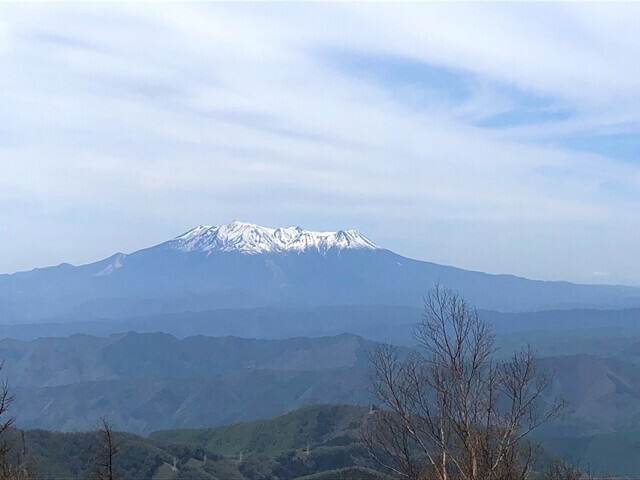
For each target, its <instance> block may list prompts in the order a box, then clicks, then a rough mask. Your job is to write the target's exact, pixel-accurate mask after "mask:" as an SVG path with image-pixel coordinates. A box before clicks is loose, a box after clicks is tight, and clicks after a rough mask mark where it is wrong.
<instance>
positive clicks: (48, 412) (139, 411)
mask: <svg viewBox="0 0 640 480" xmlns="http://www.w3.org/2000/svg"><path fill="white" fill-rule="evenodd" d="M569 339H572V340H571V341H570V340H569ZM565 341H566V342H567V345H571V343H573V344H575V343H578V344H579V343H580V342H581V338H580V337H578V336H576V335H573V336H572V337H567V339H565ZM610 341H611V342H612V344H611V348H610V353H611V352H614V351H616V352H617V353H615V354H608V355H607V356H606V357H598V356H595V355H592V354H585V353H579V354H575V355H564V356H547V357H542V358H541V359H540V362H539V365H540V368H541V369H543V370H544V371H546V372H547V373H549V374H554V375H555V378H554V381H553V384H552V387H551V388H550V389H549V391H548V392H546V398H549V399H552V398H555V397H562V398H565V399H566V400H567V401H568V402H569V403H568V407H567V409H566V411H565V412H564V414H563V416H562V417H561V418H559V419H557V421H555V422H553V423H552V424H550V425H547V426H545V427H544V429H543V430H541V434H544V435H552V436H566V437H571V436H577V435H586V434H596V433H611V432H615V431H622V430H629V429H633V426H634V425H636V424H637V422H638V421H640V402H638V399H639V398H640V370H639V369H638V365H639V364H640V333H636V334H635V337H634V338H633V339H631V340H630V341H629V343H627V344H624V345H622V344H621V343H620V342H619V340H618V339H615V338H612V339H610ZM375 345H376V343H375V342H371V341H369V340H365V339H363V338H362V337H358V336H355V335H351V334H343V335H338V336H332V337H320V338H292V339H288V340H257V339H242V338H237V337H218V338H214V337H205V336H195V337H188V338H185V339H182V340H180V339H177V338H175V337H173V336H171V335H168V334H164V333H153V334H139V333H127V334H119V335H112V336H109V337H92V336H87V335H73V336H71V337H66V338H41V339H38V340H33V341H29V342H24V341H18V340H9V339H5V340H2V341H0V358H3V359H4V361H5V365H4V369H3V372H2V373H3V375H6V376H7V377H8V378H9V379H10V382H11V387H12V390H13V391H14V393H15V396H16V401H15V404H14V407H13V409H12V413H13V414H14V415H15V416H16V418H17V421H18V425H19V426H21V427H26V428H47V429H54V430H67V431H74V430H85V429H90V428H92V427H93V426H94V425H95V424H96V421H97V420H98V419H99V418H100V417H101V416H106V417H108V418H109V419H110V420H111V421H113V422H114V423H115V424H116V425H117V426H118V428H120V429H123V430H127V431H131V432H140V433H146V432H150V431H153V430H157V429H162V428H177V427H189V428H194V427H204V426H214V425H221V424H226V423H230V422H235V421H240V420H252V419H259V418H267V417H271V416H274V415H278V414H281V413H284V412H286V411H288V410H290V409H292V408H297V407H300V406H303V405H310V404H315V403H351V404H361V405H362V404H364V405H368V404H370V403H371V402H373V401H374V399H373V398H372V397H371V394H370V384H369V372H370V370H369V359H368V358H369V357H368V355H369V353H370V352H371V351H372V350H373V349H374V347H375ZM409 351H410V350H409V349H408V348H401V350H400V352H401V354H403V355H404V354H407V353H409ZM509 351H512V350H511V349H509ZM564 351H565V352H568V351H569V348H564Z"/></svg>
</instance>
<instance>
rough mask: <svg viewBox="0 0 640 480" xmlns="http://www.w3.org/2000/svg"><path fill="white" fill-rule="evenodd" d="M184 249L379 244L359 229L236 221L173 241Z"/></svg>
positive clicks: (201, 227)
mask: <svg viewBox="0 0 640 480" xmlns="http://www.w3.org/2000/svg"><path fill="white" fill-rule="evenodd" d="M169 246H170V247H171V248H175V249H177V250H180V251H183V252H204V253H212V252H217V251H218V252H242V253H246V254H250V255H256V254H260V253H284V252H298V253H302V252H308V251H317V252H319V253H322V254H325V253H326V252H328V251H330V250H338V251H341V250H362V249H366V250H375V249H378V248H380V247H378V246H377V245H376V244H375V243H373V242H372V241H371V240H369V239H368V238H367V237H365V236H364V235H362V234H361V233H359V232H357V231H356V230H340V231H338V232H312V231H309V230H303V229H302V228H300V227H293V226H292V227H280V228H268V227H262V226H260V225H256V224H253V223H245V222H238V221H234V222H231V223H229V224H227V225H221V226H206V225H199V226H197V227H196V228H194V229H192V230H189V231H188V232H186V233H184V234H182V235H180V236H179V237H176V238H175V239H173V240H171V241H170V242H169Z"/></svg>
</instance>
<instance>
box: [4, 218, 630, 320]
mask: <svg viewBox="0 0 640 480" xmlns="http://www.w3.org/2000/svg"><path fill="white" fill-rule="evenodd" d="M435 282H440V283H443V284H445V285H447V286H449V287H451V288H454V289H456V290H458V291H460V292H461V293H462V294H463V295H464V296H465V297H466V299H467V300H468V301H469V302H470V303H472V304H474V305H476V306H477V307H479V308H486V309H495V310H501V311H522V310H542V309H548V308H573V307H577V306H580V307H604V308H611V307H635V306H640V289H638V288H632V287H621V286H608V285H576V284H572V283H568V282H541V281H535V280H528V279H525V278H519V277H515V276H511V275H488V274H486V273H481V272H472V271H467V270H462V269H460V268H455V267H450V266H446V265H438V264H435V263H430V262H425V261H420V260H412V259H410V258H406V257H403V256H401V255H398V254H396V253H394V252H392V251H390V250H387V249H385V248H381V247H378V246H377V245H376V244H375V243H373V242H372V241H371V240H369V239H368V238H367V237H365V236H364V235H362V234H361V233H358V232H357V231H354V230H340V231H336V232H314V231H308V230H303V229H302V228H300V227H285V228H267V227H261V226H258V225H255V224H251V223H242V222H231V223H229V224H227V225H221V226H216V227H214V226H199V227H196V228H194V229H192V230H190V231H188V232H187V233H185V234H183V235H180V236H178V237H175V238H173V239H171V240H168V241H166V242H163V243H160V244H158V245H155V246H151V247H149V248H145V249H142V250H138V251H136V252H133V253H129V254H122V253H119V254H115V255H112V256H111V257H109V258H105V259H103V260H100V261H98V262H95V263H90V264H87V265H80V266H73V265H69V264H62V265H58V266H56V267H48V268H42V269H35V270H32V271H30V272H19V273H16V274H13V275H0V322H2V323H16V322H21V321H29V322H31V321H43V320H46V319H52V318H54V319H56V321H62V320H65V319H82V320H87V319H96V318H123V317H133V316H142V315H150V314H158V313H180V312H194V311H203V310H209V309H224V308H231V309H234V308H238V307H242V308H246V307H252V306H255V307H257V306H305V307H306V306H318V305H395V306H419V305H420V303H421V301H422V296H423V295H424V293H425V291H426V290H427V289H428V288H430V286H432V285H433V284H434V283H435ZM413 320H415V319H408V322H412V321H413Z"/></svg>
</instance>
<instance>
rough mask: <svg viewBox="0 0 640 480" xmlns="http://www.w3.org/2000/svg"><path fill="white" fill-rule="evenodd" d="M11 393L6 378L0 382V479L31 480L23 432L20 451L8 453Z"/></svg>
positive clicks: (31, 475) (31, 474)
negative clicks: (13, 454) (12, 453)
mask: <svg viewBox="0 0 640 480" xmlns="http://www.w3.org/2000/svg"><path fill="white" fill-rule="evenodd" d="M3 368H4V362H0V371H2V369H3ZM13 399H14V397H13V395H12V394H11V392H10V390H9V382H8V380H7V379H4V380H2V382H1V383H0V438H1V439H2V440H1V441H0V480H31V479H33V478H34V475H33V473H32V472H31V468H30V467H29V465H28V463H27V462H26V458H25V457H26V447H25V441H24V432H23V433H22V436H21V439H22V451H21V454H18V455H17V456H12V455H10V450H11V446H10V444H9V442H7V440H6V437H7V434H9V432H10V430H11V427H13V424H14V423H15V418H13V417H11V416H8V412H9V409H10V407H11V404H12V403H13Z"/></svg>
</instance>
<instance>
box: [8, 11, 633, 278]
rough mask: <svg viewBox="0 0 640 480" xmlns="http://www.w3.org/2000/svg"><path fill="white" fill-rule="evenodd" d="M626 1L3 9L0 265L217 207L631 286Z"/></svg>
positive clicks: (119, 245) (420, 251) (119, 241)
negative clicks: (350, 230)
mask: <svg viewBox="0 0 640 480" xmlns="http://www.w3.org/2000/svg"><path fill="white" fill-rule="evenodd" d="M639 20H640V5H636V4H622V3H620V4H618V3H616V4H597V3H589V4H578V3H567V4H564V3H553V4H551V3H539V4H505V3H500V4H494V3H478V4H470V3H464V4H462V3H460V4H450V3H446V4H445V3H436V4H413V3H407V4H399V5H398V4H382V3H375V4H334V3H331V4H291V3H287V4H263V3H261V4H247V3H243V4H233V5H232V4H202V3H196V4H186V3H172V4H166V3H165V4H146V3H142V4H136V5H133V4H131V5H130V4H125V3H114V4H73V3H70V4H26V5H22V4H17V3H16V4H0V102H1V105H2V108H1V109H0V168H1V172H0V226H1V227H2V231H3V234H2V235H0V251H1V252H2V255H0V272H12V271H17V270H24V269H30V268H33V267H37V266H44V265H51V264H57V263H61V262H71V263H76V264H79V263H85V262H89V261H92V260H96V259H99V258H103V257H106V256H108V255H110V254H112V253H114V252H115V251H124V252H129V251H133V250H136V249H138V248H142V247H145V246H148V245H151V244H155V243H158V242H161V241H163V240H165V239H167V238H170V237H173V236H175V235H177V234H179V233H181V232H183V231H185V230H187V229H189V228H190V227H192V226H194V225H197V224H221V223H227V222H228V221H231V220H233V219H240V220H245V221H252V222H255V223H260V224H263V225H268V226H279V225H291V224H297V225H301V226H303V227H305V228H309V229H317V230H329V229H340V228H356V229H359V230H361V231H362V232H363V233H365V234H366V235H368V236H369V237H370V238H372V239H373V240H374V241H376V242H377V243H379V244H381V245H383V246H386V247H388V248H391V249H393V250H395V251H397V252H399V253H402V254H405V255H407V256H411V257H414V258H420V259H425V260H430V261H434V262H439V263H445V264H452V265H456V266H460V267H463V268H469V269H475V270H482V271H487V272H492V273H514V274H518V275H524V276H528V277H532V278H542V279H569V280H574V281H580V282H602V283H628V284H640V256H638V255H635V251H636V250H637V248H638V243H639V241H640V216H639V215H638V214H637V209H638V206H639V205H640V136H639V133H640V62H637V61H636V60H635V59H637V58H640V33H638V29H637V24H638V21H639Z"/></svg>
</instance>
